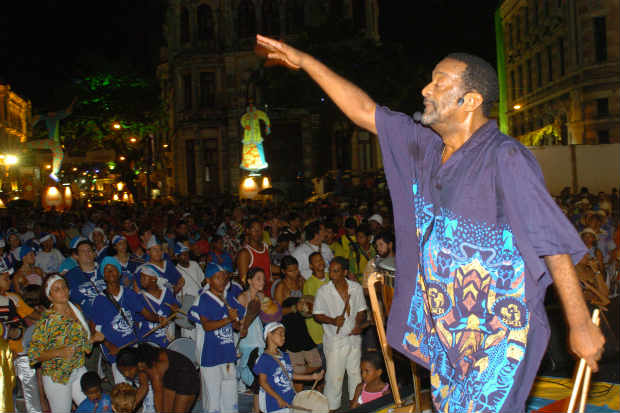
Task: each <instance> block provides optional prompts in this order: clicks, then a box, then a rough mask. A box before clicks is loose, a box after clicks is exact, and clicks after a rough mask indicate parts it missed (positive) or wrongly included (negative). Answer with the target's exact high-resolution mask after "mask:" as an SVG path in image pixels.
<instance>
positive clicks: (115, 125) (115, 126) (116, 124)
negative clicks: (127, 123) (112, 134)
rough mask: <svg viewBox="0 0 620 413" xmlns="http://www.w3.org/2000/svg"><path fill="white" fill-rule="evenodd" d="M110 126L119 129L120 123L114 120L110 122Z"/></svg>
mask: <svg viewBox="0 0 620 413" xmlns="http://www.w3.org/2000/svg"><path fill="white" fill-rule="evenodd" d="M112 127H113V128H114V129H116V130H119V129H120V128H121V124H120V123H118V122H114V123H113V124H112Z"/></svg>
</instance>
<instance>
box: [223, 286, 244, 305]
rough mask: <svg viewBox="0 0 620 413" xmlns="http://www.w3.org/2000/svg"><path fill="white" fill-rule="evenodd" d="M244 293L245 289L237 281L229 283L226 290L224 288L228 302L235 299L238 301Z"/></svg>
mask: <svg viewBox="0 0 620 413" xmlns="http://www.w3.org/2000/svg"><path fill="white" fill-rule="evenodd" d="M242 292H243V287H242V286H241V285H240V284H239V283H238V282H236V281H229V282H228V284H226V288H224V294H225V295H226V299H227V300H228V302H231V301H232V300H233V299H235V300H236V299H237V297H239V294H241V293H242Z"/></svg>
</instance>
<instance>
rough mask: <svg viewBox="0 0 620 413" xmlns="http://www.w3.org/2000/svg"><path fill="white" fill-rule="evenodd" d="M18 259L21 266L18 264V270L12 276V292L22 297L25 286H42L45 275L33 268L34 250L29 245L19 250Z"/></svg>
mask: <svg viewBox="0 0 620 413" xmlns="http://www.w3.org/2000/svg"><path fill="white" fill-rule="evenodd" d="M19 259H20V261H21V265H19V264H18V267H19V268H18V270H17V271H16V272H15V274H14V275H13V290H14V291H15V292H16V293H17V294H19V295H22V294H23V293H24V288H25V287H26V286H27V285H31V284H35V285H41V284H43V278H44V277H45V274H44V273H43V270H41V268H39V267H35V265H34V262H35V260H36V257H35V255H34V250H33V249H32V247H30V246H29V245H23V246H22V247H21V248H20V250H19Z"/></svg>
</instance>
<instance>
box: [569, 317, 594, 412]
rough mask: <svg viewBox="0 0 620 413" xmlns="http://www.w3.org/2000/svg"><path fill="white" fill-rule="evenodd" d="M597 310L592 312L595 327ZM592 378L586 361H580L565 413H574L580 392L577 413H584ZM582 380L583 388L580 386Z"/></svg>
mask: <svg viewBox="0 0 620 413" xmlns="http://www.w3.org/2000/svg"><path fill="white" fill-rule="evenodd" d="M599 315H600V314H599V309H598V308H595V309H594V311H593V312H592V322H593V323H594V324H595V325H597V326H598V325H599V322H600V318H599ZM584 370H585V373H584ZM591 376H592V369H591V368H590V367H589V366H587V367H586V361H585V360H584V359H581V360H580V361H579V368H578V369H577V374H576V375H575V383H574V384H573V391H572V393H571V395H570V401H569V402H568V409H567V410H566V412H567V413H574V410H575V403H576V402H577V396H578V395H579V393H580V392H581V399H580V401H579V413H584V412H585V408H586V400H587V399H588V390H589V389H590V377H591ZM582 379H583V386H582V385H581V383H582Z"/></svg>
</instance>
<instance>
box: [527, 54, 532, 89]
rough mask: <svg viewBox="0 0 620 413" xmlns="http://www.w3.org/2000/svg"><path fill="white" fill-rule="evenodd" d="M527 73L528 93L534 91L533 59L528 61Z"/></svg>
mask: <svg viewBox="0 0 620 413" xmlns="http://www.w3.org/2000/svg"><path fill="white" fill-rule="evenodd" d="M526 65H527V66H526V69H525V70H526V71H527V93H530V92H531V91H532V59H527V62H526Z"/></svg>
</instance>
